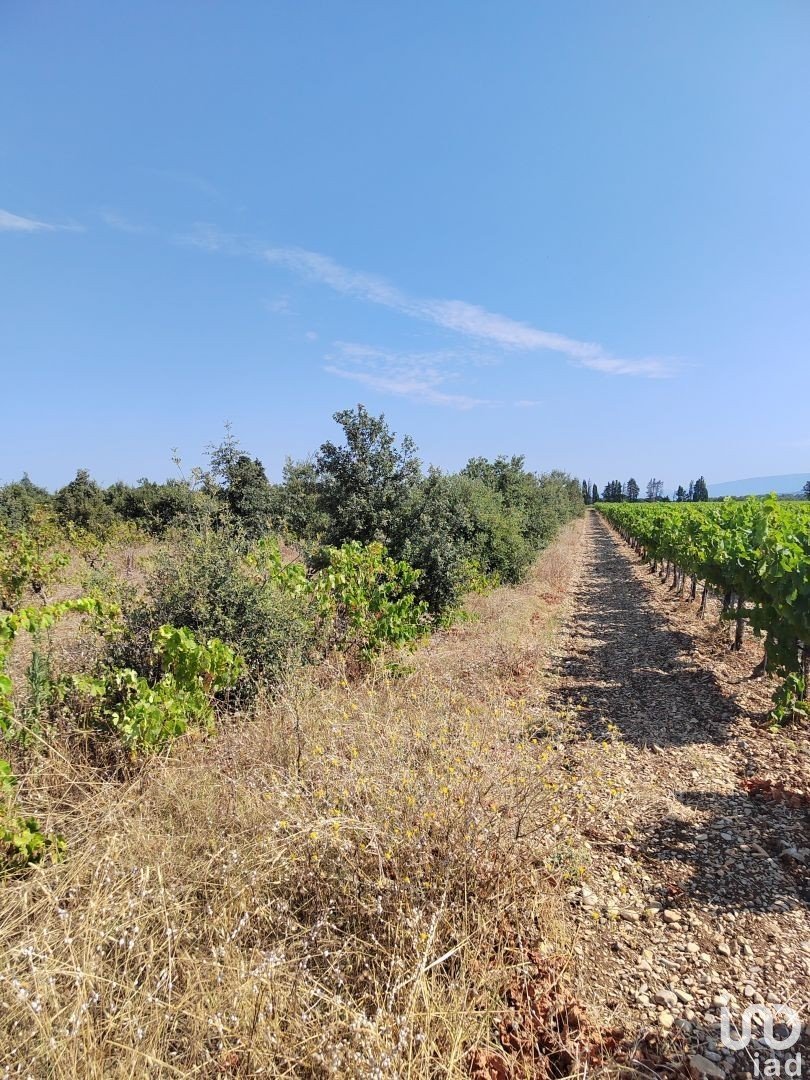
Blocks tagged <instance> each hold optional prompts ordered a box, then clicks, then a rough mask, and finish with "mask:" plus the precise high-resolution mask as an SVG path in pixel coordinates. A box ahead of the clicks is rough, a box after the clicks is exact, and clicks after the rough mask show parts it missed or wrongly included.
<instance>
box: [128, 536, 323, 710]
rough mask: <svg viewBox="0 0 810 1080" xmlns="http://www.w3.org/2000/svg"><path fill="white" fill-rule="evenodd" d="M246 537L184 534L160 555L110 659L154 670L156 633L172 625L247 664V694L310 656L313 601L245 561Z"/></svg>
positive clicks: (143, 670)
mask: <svg viewBox="0 0 810 1080" xmlns="http://www.w3.org/2000/svg"><path fill="white" fill-rule="evenodd" d="M247 551H248V547H247V545H246V543H245V542H244V539H243V538H242V537H241V536H240V535H239V534H236V533H234V532H232V531H228V530H223V531H214V530H210V529H208V530H205V531H203V532H201V533H187V534H184V535H183V536H181V537H179V538H178V539H176V540H175V541H174V542H172V544H171V545H169V546H167V548H166V549H165V550H163V551H162V552H160V553H159V555H158V556H157V561H156V564H155V566H154V569H153V571H152V573H151V575H150V577H149V580H148V582H147V599H146V600H145V601H143V602H142V603H140V604H137V605H135V606H134V607H133V609H132V610H131V611H130V612H129V613H128V615H127V616H126V631H125V634H124V636H123V638H122V639H121V640H120V641H119V642H117V643H116V644H115V645H114V647H113V659H114V660H115V661H116V662H117V663H118V664H120V665H122V666H125V667H131V668H133V669H134V670H135V671H137V672H138V674H139V675H142V676H145V675H147V674H148V672H149V665H150V663H151V658H152V653H151V641H150V635H151V633H152V632H153V631H154V630H155V629H157V627H159V626H163V625H171V626H176V627H184V628H186V629H188V630H192V631H193V632H194V633H195V634H197V635H198V636H199V637H201V638H202V639H204V640H209V639H210V638H218V639H219V640H220V641H223V642H225V644H227V645H229V646H231V647H232V648H234V649H235V650H236V651H237V652H238V653H239V654H240V656H242V657H243V658H244V660H245V673H244V674H243V676H242V678H241V680H240V683H239V690H240V694H241V695H242V696H245V695H248V696H249V695H250V694H251V693H252V692H254V691H255V690H256V688H257V687H258V685H259V684H260V683H262V682H270V683H272V682H276V681H277V680H278V679H279V677H280V676H281V674H282V672H283V671H284V670H285V668H286V667H287V666H288V665H289V664H290V663H291V662H295V661H300V660H304V659H306V658H308V657H309V656H310V655H311V654H312V652H313V650H314V646H315V641H316V633H317V627H316V622H315V612H314V605H313V601H312V600H311V599H310V598H308V597H305V596H301V595H294V594H292V593H290V592H288V591H285V590H284V589H282V588H280V587H279V586H278V585H276V584H275V583H274V582H273V581H272V580H271V579H270V578H269V577H268V576H267V575H266V574H262V573H261V572H260V571H259V570H257V568H256V567H255V565H254V566H251V565H250V563H249V562H248V560H247V558H246V555H247Z"/></svg>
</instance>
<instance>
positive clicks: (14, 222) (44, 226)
mask: <svg viewBox="0 0 810 1080" xmlns="http://www.w3.org/2000/svg"><path fill="white" fill-rule="evenodd" d="M81 231H82V227H81V226H80V225H51V224H50V223H49V222H47V221H37V220H36V218H27V217H20V215H19V214H12V213H11V212H10V211H8V210H0V232H25V233H32V232H81Z"/></svg>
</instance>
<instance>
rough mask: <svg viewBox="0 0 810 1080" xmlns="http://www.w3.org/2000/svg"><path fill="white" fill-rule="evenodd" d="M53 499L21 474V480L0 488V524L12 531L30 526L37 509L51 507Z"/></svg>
mask: <svg viewBox="0 0 810 1080" xmlns="http://www.w3.org/2000/svg"><path fill="white" fill-rule="evenodd" d="M52 501H53V497H52V495H51V494H50V492H49V491H46V490H45V488H41V487H38V486H37V485H36V484H34V483H33V482H32V481H31V480H30V479H29V477H28V473H23V477H22V480H15V481H14V482H13V483H11V484H5V485H4V486H3V487H0V523H2V524H4V525H9V526H11V528H14V529H21V528H24V527H25V526H26V525H28V524H30V522H31V518H32V516H33V514H34V512H35V511H36V510H37V508H43V509H44V508H45V507H48V506H50V505H51V503H52Z"/></svg>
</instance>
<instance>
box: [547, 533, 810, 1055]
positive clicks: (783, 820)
mask: <svg viewBox="0 0 810 1080" xmlns="http://www.w3.org/2000/svg"><path fill="white" fill-rule="evenodd" d="M589 519H590V520H589V524H588V531H587V535H586V539H585V543H584V545H583V549H582V560H583V564H582V567H581V572H580V574H579V575H578V579H577V583H576V585H575V587H574V595H573V602H572V604H571V609H570V610H571V614H570V616H569V617H568V619H567V620H566V622H565V625H564V627H563V629H562V632H561V634H560V636H559V638H558V643H557V650H556V652H557V657H556V665H555V670H554V671H553V672H552V675H551V679H550V683H551V689H550V698H551V702H552V704H553V705H554V706H555V707H556V709H557V710H561V711H562V712H563V713H565V714H566V716H567V718H568V720H567V723H568V731H569V738H570V739H571V742H570V754H571V758H572V768H575V767H576V762H577V761H579V762H581V763H583V764H584V762H585V760H586V759H589V760H591V761H592V760H593V755H594V753H595V748H596V747H598V749H599V753H600V754H601V757H602V761H603V763H602V764H601V765H600V773H601V775H600V776H599V778H598V780H597V781H593V780H589V781H588V783H589V785H591V787H592V788H594V790H588V791H587V792H586V793H585V795H584V797H585V799H586V800H590V801H592V802H593V803H595V804H596V805H598V806H599V807H600V809H601V807H604V813H603V814H601V815H600V817H599V819H598V820H599V822H600V823H599V824H598V825H597V826H596V827H593V826H589V828H588V829H587V832H586V834H585V835H583V836H582V837H581V838H580V842H581V845H582V852H583V858H582V861H583V864H584V866H585V873H584V878H583V884H582V885H581V886H577V887H572V888H571V890H570V892H569V898H570V901H571V904H572V906H573V909H574V910H575V911H576V913H577V918H578V919H579V922H580V927H581V937H580V945H579V947H578V951H579V952H580V957H581V964H580V967H581V970H582V971H583V973H584V984H586V989H587V993H588V996H589V997H590V999H591V1000H596V1001H597V1002H598V1003H599V1006H600V1007H601V1009H602V1010H603V1011H604V1014H605V1015H612V1016H614V1017H615V1018H616V1020H617V1021H619V1022H621V1023H622V1024H623V1025H624V1026H625V1028H626V1029H628V1030H631V1031H633V1032H634V1033H637V1035H638V1037H639V1039H643V1038H644V1037H645V1035H646V1033H651V1035H652V1037H654V1038H656V1039H658V1040H661V1039H663V1040H664V1043H665V1045H666V1046H667V1047H669V1050H670V1051H671V1054H672V1059H673V1060H676V1059H678V1058H679V1057H680V1058H683V1057H684V1055H687V1056H688V1055H689V1054H694V1053H699V1054H701V1055H703V1059H704V1060H703V1062H702V1063H701V1061H700V1060H699V1061H698V1062H697V1066H696V1067H693V1071H695V1072H696V1074H698V1075H699V1069H700V1067H702V1068H704V1069H706V1070H708V1071H709V1073H710V1074H711V1073H712V1069H714V1070H717V1069H718V1068H719V1069H721V1070H723V1072H724V1074H725V1075H731V1076H744V1075H745V1074H747V1073H748V1074H751V1075H755V1074H756V1067H755V1060H754V1056H755V1054H756V1052H757V1051H759V1052H760V1053H761V1056H762V1061H763V1062H764V1060H765V1058H767V1057H769V1056H772V1053H773V1052H772V1051H771V1050H770V1049H767V1048H765V1047H763V1046H757V1045H755V1044H754V1043H753V1042H752V1044H751V1046H750V1047H749V1049H748V1050H747V1051H739V1052H738V1053H736V1054H734V1053H732V1052H730V1051H729V1050H727V1049H726V1048H724V1047H723V1046H721V1045H720V1044H719V1014H720V1008H721V1007H722V1005H723V1004H724V1003H728V1004H729V1008H730V1011H731V1015H732V1018H737V1019H739V1018H740V1016H741V1014H742V1011H743V1009H744V1008H745V1007H746V1006H747V1005H750V1004H752V1003H757V1002H759V1003H764V1002H780V1003H784V1004H786V1005H790V1006H791V1007H792V1008H794V1009H795V1010H796V1011H797V1012H798V1014H799V1016H800V1017H801V1019H802V1021H803V1023H804V1024H805V1025H810V873H809V871H810V850H809V849H810V828H809V827H808V826H809V822H808V816H809V815H810V811H808V800H807V799H806V798H805V797H803V795H802V793H804V795H805V796H806V794H807V792H808V791H810V780H809V779H808V777H809V776H810V770H809V769H808V760H807V745H808V743H807V732H806V731H803V732H800V731H796V730H793V731H787V732H782V733H776V734H774V733H771V732H769V731H768V730H767V728H764V727H763V726H762V722H761V721H762V714H763V712H764V710H765V709H766V707H767V701H768V697H769V693H770V692H771V690H772V687H769V686H767V685H763V683H762V682H761V681H759V682H758V681H752V680H751V679H750V678H749V677H748V676H749V674H750V672H751V671H752V669H753V667H754V665H755V664H756V662H757V660H758V659H759V652H758V649H757V646H756V644H755V643H753V642H752V643H750V644H749V645H747V646H746V647H745V648H744V650H743V652H742V653H741V654H733V655H732V654H730V653H729V652H728V649H727V646H726V645H725V641H724V638H725V631H724V630H723V629H722V628H720V626H719V624H718V621H717V618H716V614H712V612H711V611H710V613H709V616H708V617H707V619H706V620H705V621H701V620H699V619H698V618H697V615H696V607H697V605H696V604H694V603H689V602H688V601H686V600H682V599H679V598H675V597H673V596H672V593H671V590H670V589H669V588H668V587H667V586H666V585H664V584H662V583H661V582H660V580H659V578H658V576H657V575H651V574H650V573H649V569H648V568H647V567H643V566H641V564H640V563H639V561H638V559H637V558H636V557H635V556H634V555H632V553H631V552H630V551H629V549H628V548H627V547H626V546H625V545H624V544H623V543H622V542H621V541H620V540H619V539H618V537H616V536H615V534H613V533H612V532H611V531H610V530H609V529H608V527H607V526H606V525H605V523H604V522H603V520H602V519H601V518H600V517H599V515H597V514H595V513H593V514H590V515H589ZM605 744H606V745H605ZM583 775H592V770H590V771H589V770H586V769H583ZM780 785H781V786H780ZM783 788H784V789H786V790H783ZM808 1032H810V1028H806V1032H805V1037H804V1038H803V1039H802V1040H801V1042H800V1043H799V1044H798V1045H797V1046H794V1047H793V1050H792V1051H788V1052H787V1053H795V1052H796V1051H797V1050H798V1049H800V1048H802V1044H804V1046H803V1048H804V1050H805V1053H804V1059H805V1065H804V1068H805V1074H809V1075H810V1060H808V1057H810V1055H808V1052H807V1051H808V1049H810V1046H808V1043H809V1042H810V1040H808V1039H807V1037H806V1036H807V1034H808ZM755 1033H756V1029H755ZM777 1033H778V1029H777ZM760 1067H762V1066H760ZM714 1074H715V1075H720V1073H717V1072H715V1073H714Z"/></svg>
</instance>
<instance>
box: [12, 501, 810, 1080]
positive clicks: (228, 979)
mask: <svg viewBox="0 0 810 1080" xmlns="http://www.w3.org/2000/svg"><path fill="white" fill-rule="evenodd" d="M694 606H695V605H693V604H692V605H690V604H689V603H687V602H685V601H681V600H679V599H677V598H673V597H672V595H671V592H670V591H669V590H668V588H667V587H666V586H664V585H662V584H661V583H660V582H659V581H658V579H657V578H655V577H654V576H651V575H650V574H649V573H648V572H647V570H646V568H642V567H640V566H639V565H638V564H637V561H636V560H635V559H634V557H632V556H631V555H630V553H629V552H628V550H627V549H626V548H625V547H624V545H622V544H621V542H620V541H618V540H617V539H616V538H614V537H613V535H612V534H611V533H609V532H608V530H607V527H606V526H605V525H604V524H603V523H601V520H600V519H598V518H596V516H595V515H588V516H587V518H586V519H585V520H583V521H580V522H576V523H574V524H573V525H572V526H570V527H569V528H568V529H567V530H565V532H564V533H563V534H562V535H561V537H560V538H559V539H558V541H557V542H556V543H555V544H554V545H553V546H552V547H551V548H550V549H549V550H548V551H547V552H545V553H544V555H543V556H542V557H541V559H540V560H539V562H538V564H537V567H536V568H535V572H534V574H533V575H532V577H531V579H530V580H529V581H528V582H527V583H526V584H525V585H523V586H521V587H519V588H517V589H499V590H496V591H495V592H493V593H491V594H489V595H486V596H482V597H476V598H474V599H473V600H472V602H471V608H472V611H473V614H474V615H475V618H474V619H473V620H471V621H468V622H465V623H462V624H460V625H457V626H456V627H455V628H453V629H452V630H449V631H447V632H445V633H442V634H438V635H436V636H434V638H433V639H432V640H431V641H430V642H429V643H428V644H427V645H426V646H424V647H423V648H421V649H420V650H418V651H417V652H416V653H414V654H412V655H405V656H403V657H402V658H401V664H400V667H399V668H398V671H397V674H394V675H392V674H391V672H390V671H386V670H384V669H383V668H380V669H378V670H376V671H373V672H371V673H370V674H369V676H368V677H367V678H365V679H363V680H362V681H360V682H358V681H352V680H349V679H347V678H345V677H343V674H342V672H341V671H340V669H339V668H338V667H325V668H324V669H322V670H319V671H316V672H313V671H309V672H301V671H294V672H290V675H289V678H288V680H287V682H286V685H285V686H284V687H283V689H282V692H281V693H280V694H279V695H277V696H276V697H275V698H274V699H272V700H267V701H266V702H263V703H262V704H261V705H260V707H259V708H258V709H256V710H255V711H253V712H252V714H251V715H250V716H245V717H241V718H237V720H235V721H233V722H229V723H228V724H226V725H224V726H223V728H222V730H221V731H220V732H219V734H218V735H217V736H216V737H215V738H212V739H204V740H198V741H194V740H188V741H187V742H185V743H184V744H182V745H179V746H175V747H174V748H173V750H172V753H171V755H167V756H166V757H165V758H163V759H160V760H153V761H151V762H148V763H145V764H144V763H140V764H138V765H137V766H133V768H132V770H131V773H130V775H129V776H125V777H124V778H123V779H122V778H121V777H117V778H112V777H111V776H109V775H106V774H105V773H104V772H103V771H101V770H99V769H94V768H93V767H91V765H90V764H88V762H87V761H83V760H82V759H81V757H80V755H77V753H76V750H75V747H69V746H68V745H67V744H66V745H55V746H54V747H53V748H52V751H51V753H50V755H49V756H48V757H45V758H41V759H38V760H37V761H36V762H35V763H34V764H33V765H32V766H31V767H30V771H29V772H28V773H27V774H26V775H25V776H24V778H23V784H22V792H21V800H22V802H23V804H24V806H25V807H26V809H30V810H31V811H33V812H36V813H37V814H38V815H39V816H40V817H41V818H42V819H43V822H44V823H45V824H46V825H47V827H48V828H51V829H58V830H59V831H60V832H62V833H63V834H64V835H65V837H66V839H67V842H68V856H67V858H66V860H65V861H64V862H63V863H61V864H58V865H56V866H49V867H42V868H38V869H36V870H34V871H33V872H31V873H30V874H29V875H28V876H26V877H25V878H22V879H20V880H17V881H7V882H5V883H3V884H2V886H0V956H1V957H2V959H0V1067H2V1069H3V1071H1V1072H0V1076H8V1077H12V1076H14V1077H16V1076H30V1077H34V1078H36V1080H39V1078H40V1077H47V1078H56V1080H67V1078H84V1077H87V1078H91V1080H97V1078H98V1080H101V1078H104V1080H106V1078H108V1077H110V1078H118V1077H141V1076H143V1077H149V1078H152V1077H154V1078H158V1077H159V1078H162V1077H186V1076H190V1077H195V1076H196V1077H206V1078H207V1077H259V1076H261V1077H296V1078H297V1077H304V1078H308V1077H313V1078H315V1077H318V1078H320V1077H326V1076H339V1077H346V1078H358V1080H365V1078H369V1080H370V1078H384V1077H385V1078H388V1077H391V1078H394V1077H412V1078H420V1080H421V1078H423V1077H424V1078H427V1077H462V1076H466V1077H473V1078H474V1080H530V1078H533V1077H540V1078H544V1077H552V1076H555V1077H565V1076H572V1077H574V1076H576V1077H582V1078H583V1080H584V1077H586V1076H594V1075H596V1076H601V1075H610V1076H616V1075H619V1074H620V1073H624V1074H625V1075H627V1074H632V1075H638V1076H645V1077H649V1076H650V1075H651V1074H654V1075H661V1076H680V1075H683V1076H686V1075H688V1073H689V1068H690V1066H689V1060H690V1058H689V1056H690V1054H694V1053H695V1052H700V1053H701V1054H702V1055H704V1062H703V1063H704V1067H708V1068H710V1069H711V1068H715V1069H718V1068H719V1069H722V1070H723V1071H724V1072H726V1073H728V1074H730V1075H742V1074H744V1073H745V1072H746V1071H750V1068H751V1065H750V1061H749V1060H748V1059H746V1058H745V1056H744V1055H741V1056H739V1058H738V1059H733V1058H732V1057H729V1056H725V1057H724V1056H723V1054H722V1053H721V1048H718V1047H717V1046H716V1030H715V1027H714V1026H713V1025H715V1023H716V1020H717V1011H718V1003H719V1002H720V1001H721V1000H724V997H723V996H724V995H728V997H729V998H730V999H731V1001H732V1005H733V1006H734V1007H735V1008H741V1007H742V1006H743V1005H744V1004H745V1003H746V1002H748V1001H749V999H751V1000H757V999H758V998H760V997H762V998H765V999H768V997H769V996H773V997H774V998H775V999H776V1000H779V1001H785V1002H786V1003H791V1004H793V1005H794V1007H796V1008H797V1009H798V1010H799V1011H800V1012H802V1011H803V1010H804V1013H803V1015H804V1017H805V1019H807V1018H808V1012H807V997H808V981H810V966H808V965H810V959H809V957H808V937H809V935H808V891H807V876H806V875H807V862H806V860H807V850H806V849H807V845H808V838H807V807H806V803H804V802H803V799H802V797H801V796H802V792H804V793H806V792H807V791H808V790H810V789H809V788H808V786H807V761H806V754H805V751H804V748H805V746H806V733H799V732H786V733H782V734H771V733H769V732H768V731H767V730H766V729H764V728H763V727H762V726H761V725H758V723H757V721H756V717H757V716H758V715H761V714H762V712H763V711H764V709H765V707H766V704H767V698H768V694H769V692H770V688H769V687H768V686H767V685H764V684H763V683H761V682H756V683H754V682H751V681H750V680H748V679H747V678H746V677H745V676H747V674H748V672H750V670H751V669H752V668H753V666H754V664H755V663H756V660H757V659H758V654H757V653H756V650H755V648H754V647H753V646H751V645H748V646H746V649H745V650H744V652H743V654H740V655H734V656H732V655H730V654H729V653H728V652H727V651H726V647H725V643H724V640H723V638H724V633H723V631H721V630H719V629H718V626H717V621H716V616H715V615H711V616H710V617H709V618H707V620H706V621H705V622H700V621H699V620H697V619H696V617H695V614H694V611H693V609H694ZM667 912H669V914H666V913H667ZM692 1074H693V1075H696V1072H695V1066H694V1065H693V1066H692Z"/></svg>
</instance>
